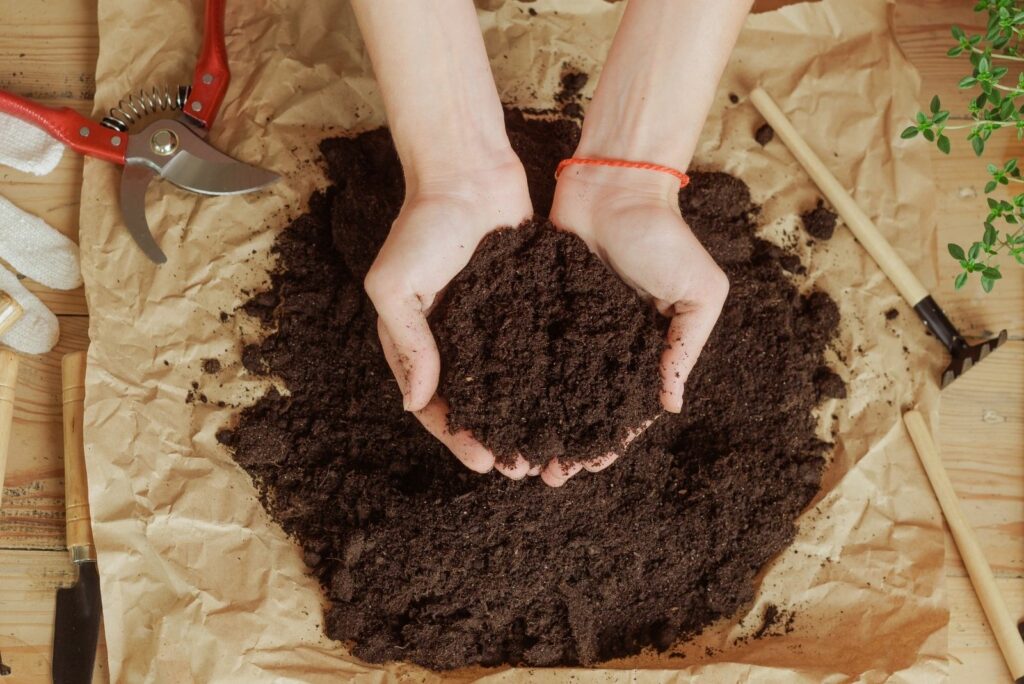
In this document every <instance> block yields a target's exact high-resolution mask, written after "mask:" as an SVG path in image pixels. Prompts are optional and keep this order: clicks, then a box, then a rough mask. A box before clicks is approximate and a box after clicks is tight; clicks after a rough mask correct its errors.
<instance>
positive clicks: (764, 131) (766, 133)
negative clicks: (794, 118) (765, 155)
mask: <svg viewBox="0 0 1024 684" xmlns="http://www.w3.org/2000/svg"><path fill="white" fill-rule="evenodd" d="M774 139H775V129H774V128H772V127H771V126H769V125H768V124H762V125H761V127H760V128H758V129H757V130H756V131H754V140H756V141H757V144H758V145H760V146H761V147H764V146H765V145H767V144H768V143H770V142H771V141H772V140H774Z"/></svg>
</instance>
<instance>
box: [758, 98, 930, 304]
mask: <svg viewBox="0 0 1024 684" xmlns="http://www.w3.org/2000/svg"><path fill="white" fill-rule="evenodd" d="M750 101H751V102H753V103H754V106H755V107H757V111H759V112H761V116H763V117H764V118H765V121H767V122H768V124H769V125H770V126H771V127H772V128H773V129H774V130H775V134H776V135H778V136H779V138H781V139H782V142H783V143H785V145H786V147H787V148H789V151H790V152H791V153H792V154H793V156H794V157H796V159H797V161H799V162H800V164H801V165H802V166H803V167H804V170H805V171H807V174H808V175H809V176H810V177H811V179H812V180H813V181H814V182H815V183H816V184H817V185H818V188H819V189H820V190H821V192H822V193H823V194H824V195H825V197H827V198H828V201H829V202H831V203H832V206H833V207H835V209H836V211H837V212H839V215H840V216H842V217H843V221H844V222H845V223H846V225H847V226H848V227H849V228H850V230H851V231H853V234H854V236H856V238H857V240H858V241H860V244H861V245H863V247H864V249H865V250H867V253H868V254H870V255H871V258H872V259H874V260H875V263H876V264H878V267H879V268H881V269H882V272H884V273H885V275H886V276H888V278H889V280H891V281H892V283H893V285H895V286H896V289H897V290H899V293H900V295H902V296H903V299H905V300H906V301H907V303H908V304H910V306H917V304H918V302H920V301H921V300H922V299H924V298H925V297H927V296H928V290H926V289H925V287H924V285H922V284H921V281H920V280H918V279H917V276H915V275H914V273H913V271H911V270H910V268H909V267H908V266H907V265H906V264H905V263H904V262H903V259H901V258H900V257H899V255H898V254H897V253H896V250H894V249H893V248H892V245H890V244H889V241H888V240H886V239H885V237H884V236H883V235H882V233H881V232H880V231H879V230H878V228H877V226H875V224H874V223H873V222H872V221H871V219H870V218H868V215H867V214H865V213H864V211H863V210H862V209H861V208H860V207H859V206H858V205H857V202H856V201H855V200H854V199H853V197H852V196H851V195H850V193H848V192H847V191H846V188H844V187H843V186H842V184H841V183H840V182H839V180H838V179H837V178H836V177H835V176H834V175H833V174H832V172H831V171H829V170H828V167H827V166H825V163H824V162H822V161H821V158H819V157H818V155H816V154H815V153H814V151H813V150H812V149H811V147H810V146H809V145H808V144H807V143H806V142H805V141H804V139H803V138H802V137H801V136H800V134H799V133H797V131H796V128H794V127H793V124H791V123H790V122H789V119H787V118H786V115H785V114H783V113H782V110H781V109H779V106H778V105H777V104H775V101H774V100H772V98H771V96H770V95H768V93H766V92H765V91H764V90H762V89H761V88H755V89H754V90H753V91H752V92H751V93H750Z"/></svg>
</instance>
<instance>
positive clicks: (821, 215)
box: [800, 200, 837, 240]
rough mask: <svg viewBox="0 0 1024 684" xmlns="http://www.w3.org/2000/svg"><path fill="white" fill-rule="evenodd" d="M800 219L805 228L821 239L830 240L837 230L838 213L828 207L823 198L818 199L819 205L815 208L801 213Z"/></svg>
mask: <svg viewBox="0 0 1024 684" xmlns="http://www.w3.org/2000/svg"><path fill="white" fill-rule="evenodd" d="M800 219H801V220H802V221H803V223H804V230H806V231H807V232H808V233H810V235H811V237H815V238H817V239H819V240H828V239H829V238H831V237H832V233H834V232H835V230H836V219H837V217H836V213H835V212H834V211H832V210H831V209H828V208H826V207H825V203H824V202H822V201H821V200H818V206H816V207H815V208H814V209H811V210H810V211H808V212H807V213H805V214H801V215H800Z"/></svg>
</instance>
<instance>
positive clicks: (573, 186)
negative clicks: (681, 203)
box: [558, 151, 679, 204]
mask: <svg viewBox="0 0 1024 684" xmlns="http://www.w3.org/2000/svg"><path fill="white" fill-rule="evenodd" d="M574 157H582V158H599V159H608V158H611V157H606V156H601V157H590V156H589V155H586V156H585V155H583V154H580V152H579V151H577V152H576V154H575V155H574ZM624 161H646V160H632V159H629V160H624ZM558 184H559V188H561V187H562V186H563V185H564V186H565V187H566V191H567V192H573V193H575V194H577V195H578V196H580V197H581V198H589V199H590V200H592V201H597V200H600V199H610V198H613V197H614V198H620V197H622V198H630V199H633V200H643V201H658V202H666V201H667V202H669V203H670V204H675V203H677V202H678V199H677V198H678V194H679V178H677V177H676V176H674V175H671V174H668V173H665V172H663V171H658V170H655V169H645V168H632V167H618V166H601V165H584V164H571V165H567V166H566V167H565V168H563V169H562V173H561V174H560V175H559V179H558Z"/></svg>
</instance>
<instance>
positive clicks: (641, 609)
mask: <svg viewBox="0 0 1024 684" xmlns="http://www.w3.org/2000/svg"><path fill="white" fill-rule="evenodd" d="M510 120H511V121H513V122H518V123H517V126H518V127H517V128H515V129H514V135H513V139H514V141H516V145H517V149H519V151H520V153H521V154H523V155H524V156H525V157H526V158H525V159H524V161H525V162H526V165H527V168H528V169H530V174H531V183H532V184H531V190H533V191H534V192H537V191H538V189H543V191H544V192H550V190H551V189H552V184H551V183H550V182H549V180H548V179H550V178H551V176H552V174H553V171H554V166H555V163H557V161H558V159H560V158H562V157H563V156H565V155H564V154H563V153H562V152H561V151H553V150H556V149H558V148H560V147H564V146H565V144H566V143H565V137H566V135H565V126H563V125H562V124H548V123H538V122H531V121H528V120H527V119H526V118H524V117H522V116H521V115H516V114H510ZM570 145H571V143H570ZM321 151H322V153H323V155H324V158H325V160H326V163H327V173H328V176H329V178H330V179H331V181H332V185H331V186H330V187H329V188H328V189H327V190H325V191H323V192H318V193H316V194H315V195H314V196H313V197H312V198H311V200H310V209H309V212H308V213H307V214H305V215H303V216H301V217H299V218H297V219H296V220H295V221H294V222H293V223H292V224H291V226H290V227H288V228H287V229H286V230H284V231H283V232H282V233H281V234H280V236H279V237H278V239H277V242H276V244H275V246H274V253H275V254H276V256H277V263H276V267H275V269H274V271H273V273H272V274H271V285H270V288H269V290H268V292H267V293H263V294H258V295H256V297H255V298H254V301H256V300H259V304H258V305H257V306H256V307H255V308H254V311H255V313H256V314H257V315H259V316H263V315H266V316H267V317H268V319H267V320H269V321H270V322H271V325H272V326H273V327H272V332H269V333H268V334H267V336H266V338H265V339H264V340H263V341H262V342H260V343H258V344H254V345H251V346H249V347H247V348H246V349H245V352H244V355H243V362H244V364H245V366H246V368H248V369H249V370H250V371H251V372H253V373H255V374H257V375H273V376H276V377H278V378H279V379H280V380H281V381H282V382H283V383H284V384H285V385H286V386H287V388H288V394H287V395H284V394H280V393H278V392H277V391H274V390H270V391H269V392H268V393H267V394H266V395H265V396H264V397H263V398H262V399H260V400H259V401H258V402H257V403H256V404H255V405H253V406H251V407H249V408H247V409H244V410H243V411H242V412H241V414H240V415H239V416H238V421H237V424H236V425H235V426H234V427H233V428H230V429H225V430H223V431H221V432H220V433H219V435H218V437H219V439H220V440H221V441H222V442H223V443H225V444H227V445H229V446H230V448H231V450H232V451H233V452H234V456H235V459H236V461H237V462H238V463H239V465H241V466H242V467H243V468H244V469H245V470H246V471H248V472H249V473H250V474H251V475H252V477H253V479H254V481H255V482H256V484H257V486H258V488H259V491H260V493H261V496H262V498H263V501H264V504H265V505H266V506H267V508H268V510H269V511H270V512H271V513H272V515H273V516H274V518H275V519H276V520H277V521H278V522H279V523H280V524H281V526H282V527H283V529H284V530H285V531H286V532H287V533H289V534H290V535H292V536H293V537H294V538H295V540H296V541H297V543H299V544H300V545H301V546H302V549H303V550H304V553H305V560H306V563H307V564H308V565H309V567H310V570H311V572H312V573H313V574H314V575H315V576H316V577H317V578H318V579H319V580H320V582H321V584H322V585H323V587H324V591H325V593H326V596H327V598H328V599H329V602H330V603H329V607H328V608H327V609H326V624H325V630H326V633H327V634H328V635H329V636H330V637H333V638H335V639H339V640H343V641H345V642H347V643H349V644H350V645H351V648H352V650H353V653H354V654H355V655H357V656H358V657H360V658H363V659H364V660H367V661H373V662H380V661H387V660H402V661H410V662H414V663H419V664H421V665H425V666H427V667H430V668H435V669H449V668H456V667H461V666H464V665H470V664H476V663H479V664H484V665H496V664H499V663H513V664H522V665H534V666H543V665H571V664H580V663H581V664H587V665H589V664H594V663H597V662H600V661H603V660H606V659H609V658H612V657H617V656H625V655H629V654H633V653H637V652H639V651H640V650H641V649H644V648H646V647H653V648H656V649H667V648H669V647H670V646H672V645H673V644H674V643H675V642H677V641H678V640H681V639H686V638H688V637H690V636H692V635H694V634H696V633H698V632H700V630H701V629H703V628H704V627H705V626H707V625H708V624H710V623H712V622H714V621H715V620H717V619H719V618H721V617H727V616H731V615H733V614H734V613H736V612H737V611H738V610H740V609H741V608H743V607H744V606H745V605H747V604H748V603H749V601H750V599H751V598H752V597H753V595H754V591H755V577H756V575H757V573H758V571H759V570H760V568H761V567H762V566H763V565H764V564H765V563H766V562H768V561H769V560H771V558H772V557H774V556H775V555H776V554H777V553H778V552H779V551H781V550H782V549H783V548H785V547H786V546H787V545H788V544H789V543H790V541H791V540H792V538H793V535H794V520H795V519H796V517H797V516H798V515H799V514H800V512H801V511H802V510H803V509H804V508H805V507H806V506H807V505H808V503H809V502H810V501H811V499H812V498H813V497H814V495H815V493H816V492H817V491H818V487H819V481H820V476H821V472H822V466H823V462H824V459H823V454H824V453H825V451H826V449H827V447H828V445H826V444H824V443H822V442H821V441H819V440H818V439H817V438H816V436H815V427H816V420H815V418H814V415H813V413H812V411H813V409H814V407H815V405H816V404H817V402H818V397H819V394H820V391H821V390H819V387H818V383H820V382H821V378H822V377H827V376H826V375H825V374H824V371H823V370H822V369H823V368H824V358H823V351H824V350H825V347H826V345H827V344H828V342H829V340H830V339H831V338H832V336H833V334H834V332H835V330H836V326H837V324H838V313H837V309H836V307H835V304H834V303H833V302H832V301H831V300H830V299H829V297H828V296H827V295H825V294H822V293H813V294H811V295H810V296H803V295H801V294H800V293H799V292H798V291H797V289H796V287H795V286H794V285H793V284H791V282H790V276H787V275H786V274H785V273H784V271H783V269H782V266H781V265H780V263H779V260H778V250H777V249H774V248H773V247H772V246H771V245H769V244H768V243H767V242H764V241H762V240H760V239H758V238H756V237H755V234H754V233H755V225H756V219H757V208H756V207H755V206H753V205H752V204H751V201H750V196H749V193H748V192H747V190H746V187H745V186H744V184H743V183H742V182H741V181H739V180H737V179H735V178H732V177H730V176H727V175H725V174H720V173H695V174H693V181H692V182H691V184H690V187H688V188H687V189H686V190H684V191H683V192H682V193H681V194H680V205H681V208H682V211H683V214H684V216H685V217H686V219H687V220H688V222H689V223H690V225H691V226H692V227H693V229H694V231H695V232H696V233H697V235H698V236H699V237H700V238H701V239H702V241H703V242H704V244H705V245H706V246H707V248H708V249H709V250H710V252H711V254H712V255H713V256H714V257H715V258H716V259H717V260H718V262H719V263H720V264H721V265H722V267H723V268H724V269H725V271H726V272H727V273H728V274H729V277H730V279H731V292H730V295H729V299H728V301H727V302H726V305H725V309H724V311H723V313H722V317H721V319H720V321H719V324H718V326H717V328H716V329H715V332H714V333H713V334H712V336H711V339H710V340H709V342H708V345H707V347H706V348H705V350H704V353H703V354H702V356H701V358H700V361H699V363H698V364H697V367H696V368H695V370H694V371H693V374H692V375H691V377H690V380H689V382H688V383H687V394H686V400H685V408H684V411H683V413H682V414H681V415H679V416H667V415H666V416H663V417H662V418H660V419H659V420H658V421H657V422H656V423H655V425H654V426H653V427H652V428H651V429H649V430H648V431H647V432H646V433H645V434H644V436H643V437H641V438H640V439H639V440H637V442H636V443H634V445H633V447H632V448H631V449H630V450H629V451H627V453H626V454H625V455H624V456H623V457H622V458H620V459H619V461H618V462H616V463H615V464H614V465H613V466H611V467H610V468H608V469H606V470H604V471H602V472H600V473H596V474H591V473H587V472H583V473H581V474H580V475H577V476H576V477H575V478H573V479H572V480H570V481H569V482H568V483H567V484H566V485H565V486H564V487H563V488H561V489H551V488H548V487H546V486H545V485H543V484H542V483H541V482H539V481H538V480H537V479H536V478H530V479H527V480H523V481H518V482H514V481H511V480H508V479H507V478H504V477H502V476H500V475H498V474H497V473H490V474H488V475H478V474H475V473H472V472H470V471H468V470H466V469H465V468H464V467H463V466H462V465H461V464H460V463H459V462H458V461H457V460H456V459H455V458H453V457H452V456H451V455H450V454H448V453H447V452H446V450H445V449H444V447H442V446H441V445H439V444H438V443H437V441H436V440H434V439H433V438H432V437H430V436H429V435H428V434H427V433H426V432H425V431H424V430H423V429H422V428H421V427H420V425H419V424H418V423H417V422H416V420H415V419H414V418H413V417H412V416H410V415H409V414H407V413H405V412H404V411H403V410H402V402H401V395H400V393H399V391H398V388H397V386H396V384H395V381H394V379H393V378H392V375H391V373H390V371H389V370H388V367H387V365H386V363H385V361H384V357H383V354H382V352H381V349H380V346H379V343H378V341H377V335H376V329H375V319H376V316H375V314H374V311H373V307H372V305H371V304H370V302H369V301H368V299H367V298H366V296H365V295H364V293H363V290H362V287H361V282H362V278H363V275H364V274H365V270H366V268H367V266H368V265H369V261H370V259H372V255H373V253H374V251H375V250H376V248H377V247H378V246H379V245H380V244H381V242H382V241H383V240H384V237H385V235H386V234H387V231H388V228H389V224H390V222H391V220H392V219H393V217H394V215H395V214H396V213H397V211H398V208H399V205H400V202H401V195H402V175H401V170H400V167H399V164H398V160H397V157H396V156H395V153H394V150H393V148H392V146H391V143H390V141H389V138H388V134H387V132H386V131H373V132H370V133H366V134H363V135H360V136H358V137H355V138H351V139H346V138H338V139H332V140H325V141H324V142H323V143H322V145H321ZM535 202H536V204H537V205H538V206H544V205H546V204H549V203H550V194H549V195H547V196H543V197H540V196H536V195H535ZM265 295H266V296H265ZM826 389H828V388H826Z"/></svg>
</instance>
